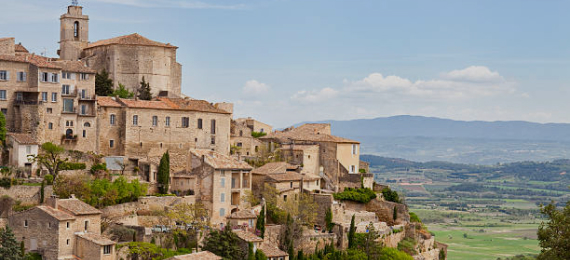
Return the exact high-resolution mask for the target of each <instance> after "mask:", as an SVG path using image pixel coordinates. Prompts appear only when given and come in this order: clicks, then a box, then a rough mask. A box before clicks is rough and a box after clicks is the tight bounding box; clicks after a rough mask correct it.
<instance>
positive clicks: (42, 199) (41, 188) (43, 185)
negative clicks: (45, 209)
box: [40, 181, 46, 204]
mask: <svg viewBox="0 0 570 260" xmlns="http://www.w3.org/2000/svg"><path fill="white" fill-rule="evenodd" d="M45 185H46V181H42V186H41V187H40V204H42V203H44V198H45V191H44V189H45Z"/></svg>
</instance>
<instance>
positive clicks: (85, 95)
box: [81, 89, 87, 99]
mask: <svg viewBox="0 0 570 260" xmlns="http://www.w3.org/2000/svg"><path fill="white" fill-rule="evenodd" d="M81 98H82V99H86V98H87V89H82V90H81Z"/></svg>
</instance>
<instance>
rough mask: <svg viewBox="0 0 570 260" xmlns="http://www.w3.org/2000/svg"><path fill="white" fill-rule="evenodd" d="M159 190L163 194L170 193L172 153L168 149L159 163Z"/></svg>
mask: <svg viewBox="0 0 570 260" xmlns="http://www.w3.org/2000/svg"><path fill="white" fill-rule="evenodd" d="M157 179H158V180H157V181H158V190H159V192H160V193H161V194H168V184H169V182H170V155H169V154H168V151H166V153H164V154H163V155H162V158H161V159H160V163H159V165H158V175H157Z"/></svg>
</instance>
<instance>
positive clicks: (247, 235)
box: [232, 229, 263, 242]
mask: <svg viewBox="0 0 570 260" xmlns="http://www.w3.org/2000/svg"><path fill="white" fill-rule="evenodd" d="M232 231H233V232H234V233H236V235H237V236H238V237H239V238H241V239H242V240H243V241H245V242H263V238H261V237H258V236H256V235H255V234H253V233H251V232H248V231H243V230H241V229H236V230H232Z"/></svg>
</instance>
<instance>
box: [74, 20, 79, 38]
mask: <svg viewBox="0 0 570 260" xmlns="http://www.w3.org/2000/svg"><path fill="white" fill-rule="evenodd" d="M73 37H75V38H79V22H75V23H73Z"/></svg>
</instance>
